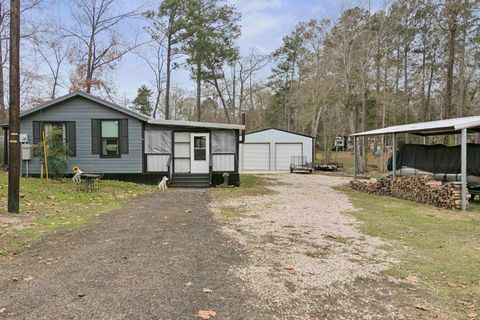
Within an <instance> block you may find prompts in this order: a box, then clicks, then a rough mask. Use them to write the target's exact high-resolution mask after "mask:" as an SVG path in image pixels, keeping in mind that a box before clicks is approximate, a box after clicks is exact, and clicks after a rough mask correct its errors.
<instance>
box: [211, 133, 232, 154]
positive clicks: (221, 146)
mask: <svg viewBox="0 0 480 320" xmlns="http://www.w3.org/2000/svg"><path fill="white" fill-rule="evenodd" d="M235 148H236V146H235V134H234V133H233V131H230V130H218V131H213V132H212V153H235Z"/></svg>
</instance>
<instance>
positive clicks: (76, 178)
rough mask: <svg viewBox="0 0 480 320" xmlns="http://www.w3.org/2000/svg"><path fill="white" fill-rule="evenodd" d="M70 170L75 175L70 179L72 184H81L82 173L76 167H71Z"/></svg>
mask: <svg viewBox="0 0 480 320" xmlns="http://www.w3.org/2000/svg"><path fill="white" fill-rule="evenodd" d="M72 170H73V172H74V173H75V175H74V176H73V178H72V180H73V182H81V181H82V173H83V171H82V170H81V169H80V168H79V167H78V166H73V168H72Z"/></svg>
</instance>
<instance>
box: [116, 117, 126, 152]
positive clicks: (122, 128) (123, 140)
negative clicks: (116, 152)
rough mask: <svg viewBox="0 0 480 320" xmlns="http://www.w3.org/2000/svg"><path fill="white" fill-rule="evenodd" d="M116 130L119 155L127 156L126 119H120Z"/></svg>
mask: <svg viewBox="0 0 480 320" xmlns="http://www.w3.org/2000/svg"><path fill="white" fill-rule="evenodd" d="M118 128H119V129H118V131H119V134H120V153H121V154H128V119H121V120H120V121H119V126H118Z"/></svg>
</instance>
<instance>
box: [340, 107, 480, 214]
mask: <svg viewBox="0 0 480 320" xmlns="http://www.w3.org/2000/svg"><path fill="white" fill-rule="evenodd" d="M475 132H480V116H473V117H463V118H454V119H446V120H438V121H428V122H419V123H412V124H404V125H399V126H391V127H386V128H382V129H376V130H370V131H364V132H358V133H354V134H351V135H350V136H351V137H353V146H354V165H353V168H354V170H353V178H354V179H355V180H356V179H357V138H358V137H365V136H376V135H386V134H391V135H392V174H393V177H394V178H395V176H396V170H397V166H396V152H397V137H396V135H397V134H399V133H411V134H415V135H419V136H433V135H441V134H460V135H461V139H460V140H461V141H460V144H461V151H460V152H461V182H462V210H466V209H467V134H468V133H475Z"/></svg>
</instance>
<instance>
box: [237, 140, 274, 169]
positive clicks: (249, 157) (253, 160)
mask: <svg viewBox="0 0 480 320" xmlns="http://www.w3.org/2000/svg"><path fill="white" fill-rule="evenodd" d="M242 160H243V161H242V164H243V168H244V169H243V170H246V171H248V170H270V144H269V143H246V144H244V145H243V159H242Z"/></svg>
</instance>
